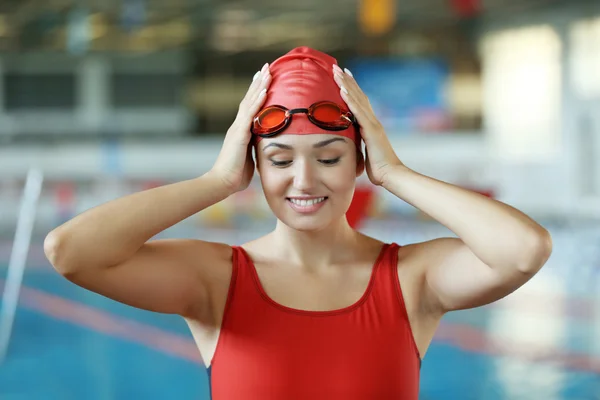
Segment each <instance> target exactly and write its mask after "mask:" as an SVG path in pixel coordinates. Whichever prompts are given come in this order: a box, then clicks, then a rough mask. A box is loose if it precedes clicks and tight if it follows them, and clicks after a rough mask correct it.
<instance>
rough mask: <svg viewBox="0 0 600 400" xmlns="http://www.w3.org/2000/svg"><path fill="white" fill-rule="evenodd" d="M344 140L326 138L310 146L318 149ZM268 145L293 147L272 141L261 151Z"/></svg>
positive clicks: (289, 148) (290, 148) (266, 147)
mask: <svg viewBox="0 0 600 400" xmlns="http://www.w3.org/2000/svg"><path fill="white" fill-rule="evenodd" d="M345 141H346V139H344V138H342V137H337V138H332V139H327V140H323V141H321V142H318V143H315V144H313V146H312V147H313V148H315V149H319V148H321V147H325V146H327V145H329V144H331V143H334V142H345ZM269 147H278V148H280V149H284V150H292V149H293V147H292V146H290V145H288V144H283V143H277V142H273V143H269V144H268V145H266V146H265V147H264V148H263V151H265V150H266V149H268V148H269Z"/></svg>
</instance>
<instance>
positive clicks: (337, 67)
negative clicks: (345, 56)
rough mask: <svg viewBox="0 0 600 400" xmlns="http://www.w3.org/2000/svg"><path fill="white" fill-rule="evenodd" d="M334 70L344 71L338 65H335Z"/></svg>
mask: <svg viewBox="0 0 600 400" xmlns="http://www.w3.org/2000/svg"><path fill="white" fill-rule="evenodd" d="M333 69H337V70H338V71H341V70H342V69H341V68H340V66H339V65H337V64H333Z"/></svg>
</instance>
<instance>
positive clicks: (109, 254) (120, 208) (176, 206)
mask: <svg viewBox="0 0 600 400" xmlns="http://www.w3.org/2000/svg"><path fill="white" fill-rule="evenodd" d="M259 76H260V77H261V79H258V77H259ZM270 82H271V76H270V73H269V71H268V64H265V65H264V66H263V68H262V70H261V71H260V72H259V73H257V74H256V75H255V79H254V80H253V82H252V84H251V85H250V88H249V89H248V92H247V93H246V96H245V97H244V99H243V100H242V102H241V103H240V107H239V110H238V115H237V117H236V119H235V121H234V123H233V125H232V126H231V127H230V129H229V130H228V131H227V134H226V135H225V139H224V141H223V147H222V149H221V152H220V153H219V156H218V157H217V160H216V162H215V165H214V166H213V168H212V169H211V171H210V172H209V173H207V174H205V175H203V176H201V177H199V178H195V179H190V180H186V181H183V182H179V183H174V184H171V185H165V186H161V187H158V188H155V189H150V190H146V191H143V192H139V193H135V194H132V195H129V196H125V197H122V198H119V199H116V200H113V201H110V202H108V203H106V204H103V205H101V206H98V207H96V208H93V209H91V210H89V211H86V212H84V213H82V214H81V215H78V216H77V217H75V218H74V219H72V220H71V221H68V222H67V223H65V224H63V225H62V226H59V227H58V228H56V229H55V230H53V231H52V232H50V234H48V236H47V237H46V240H45V241H44V251H45V253H46V256H47V257H48V259H49V260H50V262H51V263H52V265H53V266H54V268H55V269H56V270H58V271H59V272H60V273H61V274H63V275H64V276H65V277H66V278H68V279H69V280H71V281H73V282H74V283H76V284H78V285H80V286H82V287H84V288H86V289H89V290H92V291H94V292H97V293H100V294H102V295H104V296H107V297H109V298H111V299H114V300H117V301H119V302H122V303H125V304H129V305H131V306H134V307H138V308H143V309H147V310H151V311H157V312H163V313H173V314H180V315H183V316H192V317H196V318H197V317H201V318H204V317H206V316H207V313H208V312H210V310H208V306H209V305H210V301H209V300H210V299H209V292H210V287H211V283H214V282H215V281H217V280H218V279H221V278H222V277H223V275H222V274H225V276H226V275H227V271H224V270H226V269H227V268H223V267H226V266H227V265H229V266H230V265H231V264H230V262H231V259H230V258H231V248H230V247H229V246H227V245H223V244H217V243H208V242H202V241H199V240H157V241H152V242H149V240H150V239H151V238H152V237H154V236H155V235H157V234H158V233H160V232H162V231H164V230H165V229H167V228H169V227H171V226H173V225H175V224H176V223H178V222H180V221H183V220H184V219H186V218H188V217H190V216H192V215H194V214H196V213H198V212H200V211H201V210H203V209H205V208H207V207H209V206H211V205H213V204H215V203H217V202H219V201H221V200H223V199H225V198H226V197H228V196H229V195H230V194H233V193H235V192H238V191H241V190H244V189H245V188H246V187H248V185H249V184H250V181H251V180H252V176H253V174H254V162H253V160H252V157H251V156H250V155H249V154H250V148H251V147H250V139H251V133H250V124H251V120H252V118H253V116H254V115H255V113H256V112H257V111H258V110H259V108H260V107H261V105H262V104H263V103H264V100H265V93H266V90H267V87H268V86H269V84H270Z"/></svg>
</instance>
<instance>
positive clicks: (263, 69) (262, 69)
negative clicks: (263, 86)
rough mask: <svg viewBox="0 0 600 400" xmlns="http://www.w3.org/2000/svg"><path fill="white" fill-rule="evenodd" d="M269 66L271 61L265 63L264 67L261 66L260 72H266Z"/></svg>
mask: <svg viewBox="0 0 600 400" xmlns="http://www.w3.org/2000/svg"><path fill="white" fill-rule="evenodd" d="M268 66H269V63H265V65H263V67H262V68H261V70H260V72H265V71H266V70H267V67H268Z"/></svg>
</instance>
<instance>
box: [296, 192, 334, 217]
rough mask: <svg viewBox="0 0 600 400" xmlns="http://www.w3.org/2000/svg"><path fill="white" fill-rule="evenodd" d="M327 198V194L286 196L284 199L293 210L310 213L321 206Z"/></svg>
mask: <svg viewBox="0 0 600 400" xmlns="http://www.w3.org/2000/svg"><path fill="white" fill-rule="evenodd" d="M327 199H328V198H327V196H301V197H288V198H286V201H287V202H288V204H289V205H290V207H291V208H292V209H293V210H294V211H296V212H298V213H301V214H311V213H314V212H317V211H318V210H319V209H320V208H321V207H323V205H324V204H325V202H326V201H327Z"/></svg>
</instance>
